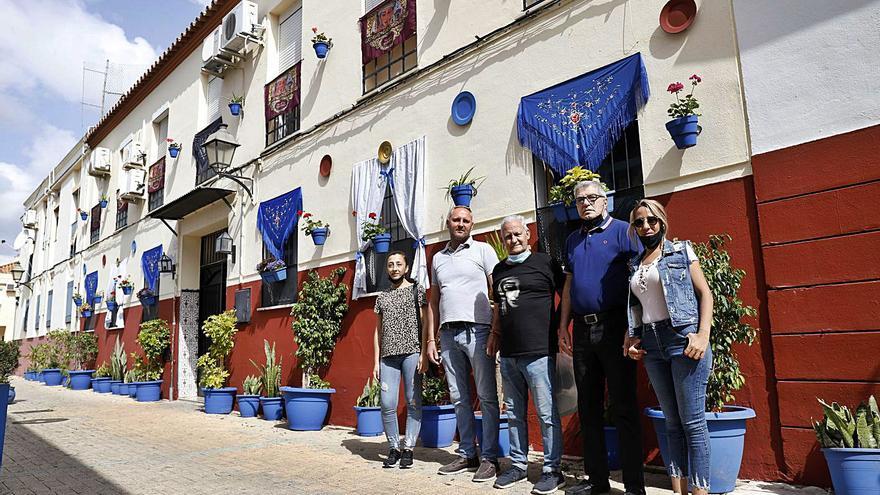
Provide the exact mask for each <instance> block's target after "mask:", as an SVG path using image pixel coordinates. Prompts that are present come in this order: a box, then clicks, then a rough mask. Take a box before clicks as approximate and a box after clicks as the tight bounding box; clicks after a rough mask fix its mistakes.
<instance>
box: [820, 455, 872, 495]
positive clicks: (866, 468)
mask: <svg viewBox="0 0 880 495" xmlns="http://www.w3.org/2000/svg"><path fill="white" fill-rule="evenodd" d="M822 453H823V454H825V461H826V462H827V463H828V471H829V472H831V484H832V485H833V486H834V494H835V495H862V494H868V493H880V450H878V449H822Z"/></svg>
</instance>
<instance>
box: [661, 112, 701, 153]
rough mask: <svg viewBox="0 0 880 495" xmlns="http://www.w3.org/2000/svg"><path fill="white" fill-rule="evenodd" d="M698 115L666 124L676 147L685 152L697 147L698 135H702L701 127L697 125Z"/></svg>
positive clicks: (673, 120)
mask: <svg viewBox="0 0 880 495" xmlns="http://www.w3.org/2000/svg"><path fill="white" fill-rule="evenodd" d="M697 121H698V117H697V116H696V115H688V116H687V117H679V118H677V119H672V120H670V121H669V122H667V123H666V130H667V131H669V135H670V136H672V141H674V142H675V147H676V148H678V149H680V150H683V149H687V148H690V147H691V146H696V144H697V135H698V134H699V133H700V126H699V124H698V123H697Z"/></svg>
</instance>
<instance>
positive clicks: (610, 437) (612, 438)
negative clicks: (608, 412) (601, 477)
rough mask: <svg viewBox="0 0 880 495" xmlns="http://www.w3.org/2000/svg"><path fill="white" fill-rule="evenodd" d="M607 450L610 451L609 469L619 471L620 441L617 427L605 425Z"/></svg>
mask: <svg viewBox="0 0 880 495" xmlns="http://www.w3.org/2000/svg"><path fill="white" fill-rule="evenodd" d="M605 450H606V451H608V469H610V470H612V471H617V470H618V469H620V455H619V454H618V452H619V451H620V443H619V442H618V437H617V428H615V427H613V426H606V427H605Z"/></svg>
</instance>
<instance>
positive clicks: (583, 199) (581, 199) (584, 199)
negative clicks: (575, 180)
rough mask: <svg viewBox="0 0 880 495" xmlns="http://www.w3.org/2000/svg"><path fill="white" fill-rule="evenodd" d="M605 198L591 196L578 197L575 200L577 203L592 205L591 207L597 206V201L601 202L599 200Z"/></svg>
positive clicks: (596, 195)
mask: <svg viewBox="0 0 880 495" xmlns="http://www.w3.org/2000/svg"><path fill="white" fill-rule="evenodd" d="M604 197H605V196H601V195H599V194H589V195H587V196H578V197H576V198H574V202H575V203H583V204H587V203H590V204H591V205H594V204H596V201H599V198H604Z"/></svg>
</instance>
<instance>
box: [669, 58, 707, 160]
mask: <svg viewBox="0 0 880 495" xmlns="http://www.w3.org/2000/svg"><path fill="white" fill-rule="evenodd" d="M688 79H689V80H690V84H691V92H690V93H688V94H686V95H684V96H679V94H680V93H681V92H682V91H683V90H684V84H682V83H680V82H674V83H671V84H670V85H669V87H668V88H666V91H669V92H670V93H672V94H674V95H675V102H673V103H672V104H670V105H669V109H668V110H667V111H666V113H667V114H669V116H670V117H672V120H670V121H669V122H667V123H666V130H667V131H669V135H670V136H672V141H673V142H675V147H676V148H678V149H680V150H684V149H687V148H690V147H692V146H696V144H697V136H698V135H699V134H700V130H701V129H700V126H699V124H698V119H699V116H700V114H698V113H697V109H698V108H700V103H699V102H698V101H697V99H696V98H694V90H695V89H696V88H697V85H698V84H700V83H701V82H703V79H702V78H701V77H700V76H698V75H696V74H694V75H692V76H691V77H689V78H688Z"/></svg>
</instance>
